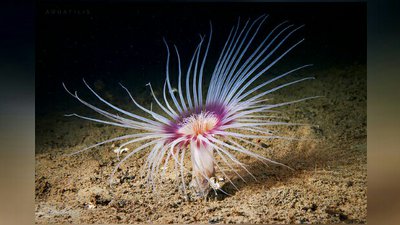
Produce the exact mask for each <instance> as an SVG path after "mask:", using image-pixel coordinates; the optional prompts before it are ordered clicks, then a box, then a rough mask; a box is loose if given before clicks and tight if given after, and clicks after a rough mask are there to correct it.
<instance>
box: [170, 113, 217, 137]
mask: <svg viewBox="0 0 400 225" xmlns="http://www.w3.org/2000/svg"><path fill="white" fill-rule="evenodd" d="M218 123H219V118H218V116H217V115H216V114H215V113H213V112H207V111H205V112H200V113H198V114H192V115H191V116H189V117H186V118H184V119H183V121H182V122H180V123H179V124H178V126H179V129H178V133H179V134H181V135H183V136H189V137H191V138H195V139H197V136H198V135H202V136H206V135H207V134H209V133H211V132H212V131H213V130H214V129H216V128H217V127H218Z"/></svg>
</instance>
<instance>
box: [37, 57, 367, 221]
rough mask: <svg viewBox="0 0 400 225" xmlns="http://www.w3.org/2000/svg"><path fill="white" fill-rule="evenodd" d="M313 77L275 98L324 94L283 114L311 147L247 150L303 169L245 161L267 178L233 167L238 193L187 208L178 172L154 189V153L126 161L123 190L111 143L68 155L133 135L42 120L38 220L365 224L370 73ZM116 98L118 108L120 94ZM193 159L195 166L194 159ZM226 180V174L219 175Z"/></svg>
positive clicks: (349, 70)
mask: <svg viewBox="0 0 400 225" xmlns="http://www.w3.org/2000/svg"><path fill="white" fill-rule="evenodd" d="M313 74H314V75H315V77H316V79H315V80H312V81H307V82H303V83H300V84H297V85H294V86H291V87H288V88H285V89H282V90H280V91H278V92H275V93H274V94H272V95H270V97H272V98H273V100H275V101H278V102H279V101H288V100H293V99H298V98H302V97H306V96H313V95H322V96H324V97H322V98H319V99H314V100H310V101H306V102H302V103H298V104H295V105H291V106H285V107H282V108H280V109H279V110H281V111H282V112H283V115H284V116H285V117H289V118H290V120H285V121H291V122H297V123H307V124H315V125H318V127H316V126H280V127H275V128H274V129H275V130H276V131H277V132H278V133H279V134H281V135H284V136H289V137H298V138H302V139H303V140H300V141H290V140H281V139H275V140H257V139H253V140H251V141H252V142H254V143H259V144H260V145H261V147H259V148H255V147H254V146H252V145H248V144H244V146H245V147H246V148H248V149H249V150H251V151H254V152H256V153H258V154H261V155H263V156H266V157H268V158H270V159H273V160H276V161H278V162H281V163H284V164H286V165H288V166H290V167H292V168H293V169H294V170H293V171H292V170H289V169H287V168H284V167H281V166H275V165H273V164H271V165H270V166H265V165H264V164H262V163H260V162H259V161H257V160H255V159H253V158H251V157H248V156H245V155H240V154H237V157H238V159H240V160H241V161H242V162H244V163H246V164H248V169H249V171H250V172H251V173H252V174H254V176H255V177H256V178H257V179H258V181H254V179H252V178H251V177H250V176H249V175H248V174H247V173H246V172H245V171H243V169H238V170H239V172H240V174H242V175H243V176H244V178H245V179H246V181H247V183H244V182H243V181H242V180H240V179H239V178H238V177H237V175H235V174H234V173H233V172H229V171H228V169H227V168H225V169H226V173H227V175H228V176H229V177H230V178H231V179H232V180H233V181H234V182H235V184H236V185H237V186H238V188H239V190H236V189H234V188H233V187H232V185H229V182H227V181H226V179H225V181H224V182H225V184H224V182H222V183H221V185H222V189H223V190H224V191H226V192H227V193H229V195H225V194H223V193H218V195H217V196H215V195H214V194H211V195H210V197H209V198H208V199H200V200H194V201H185V200H184V199H183V198H182V196H181V194H180V192H179V191H178V189H177V188H176V185H175V183H173V180H174V178H175V176H174V174H172V173H170V172H167V175H166V177H167V179H166V180H165V182H164V183H163V184H161V185H160V186H159V192H158V193H154V192H152V191H151V190H150V189H149V188H147V186H146V185H145V183H144V179H142V178H141V177H140V171H139V169H140V166H141V165H143V164H144V160H145V157H146V155H147V154H148V151H144V152H142V153H139V154H136V155H134V156H133V157H131V158H130V159H129V160H128V161H126V163H124V164H123V166H122V167H121V169H120V170H119V171H118V172H117V173H116V175H115V179H116V184H114V185H113V186H112V187H110V186H109V183H108V179H109V176H110V173H111V171H112V170H113V169H114V167H115V165H116V164H117V163H118V159H117V155H116V154H115V153H114V152H113V147H112V145H111V144H106V145H104V146H101V147H98V148H95V149H93V150H91V151H88V152H86V153H82V154H79V155H76V156H66V154H67V153H72V152H74V151H77V150H80V149H82V148H84V147H85V146H89V145H91V144H95V143H96V142H99V141H102V140H106V139H109V138H112V137H116V136H119V135H123V134H125V133H126V132H127V131H126V130H124V129H120V128H115V127H111V126H103V125H99V124H95V123H92V122H89V121H85V120H81V119H79V118H72V117H63V116H62V115H63V114H65V113H70V112H71V111H69V112H54V111H53V112H51V113H48V114H45V115H40V116H37V118H36V156H35V159H36V170H35V181H36V183H35V185H36V190H35V206H36V207H35V219H36V222H37V223H366V220H367V130H366V117H367V110H366V95H367V90H366V66H365V65H359V64H349V65H344V66H338V67H332V66H331V67H324V68H318V69H315V70H314V71H313ZM99 89H101V85H99ZM98 91H99V92H101V90H98ZM108 97H109V99H110V100H112V99H114V100H115V101H118V96H113V95H111V94H110V95H109V96H108ZM142 97H143V96H142ZM111 98H112V99H111ZM143 98H145V97H143ZM76 105H79V103H78V102H76ZM71 108H72V109H73V106H71ZM92 115H95V113H93V114H92ZM129 132H132V131H129ZM117 144H118V143H117ZM140 144H142V143H140ZM138 145H139V144H138ZM138 145H133V146H129V148H130V149H133V148H134V147H135V146H138ZM124 155H126V153H123V155H122V156H124ZM187 155H188V156H189V154H187ZM186 162H187V164H188V165H189V163H190V158H189V157H188V158H187V159H186ZM170 167H172V164H171V165H170ZM217 176H222V174H221V173H220V172H217ZM188 181H189V180H188Z"/></svg>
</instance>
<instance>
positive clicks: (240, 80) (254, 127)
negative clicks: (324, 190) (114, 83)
mask: <svg viewBox="0 0 400 225" xmlns="http://www.w3.org/2000/svg"><path fill="white" fill-rule="evenodd" d="M267 17H268V16H266V15H262V16H260V17H259V18H257V19H255V20H254V21H253V22H251V21H250V20H248V21H246V22H245V23H244V25H243V26H242V24H241V22H240V19H239V20H238V23H237V25H236V26H234V27H233V28H232V29H231V31H230V34H229V36H228V38H227V40H226V42H225V44H224V46H223V48H222V51H221V53H220V56H219V59H218V61H217V63H216V65H215V68H214V71H213V73H212V74H211V79H210V81H209V85H208V89H207V92H203V91H204V90H203V89H204V88H203V77H204V76H203V72H204V65H205V62H206V58H207V55H208V51H209V48H210V43H211V37H212V25H211V23H210V33H209V35H208V39H207V41H206V36H200V42H199V43H198V45H197V46H196V48H195V50H194V53H193V56H192V57H191V60H190V63H189V65H188V67H187V70H186V74H185V75H184V74H183V70H182V67H181V60H180V55H179V51H178V48H177V47H176V46H175V45H174V52H175V55H176V57H177V63H178V74H177V76H178V81H177V84H175V85H176V87H177V88H176V89H175V88H173V87H174V86H173V85H172V84H171V81H170V74H169V66H170V65H169V64H170V47H169V45H168V44H167V42H166V41H165V39H164V43H165V46H166V49H167V62H166V79H165V82H164V86H163V92H162V93H163V94H162V99H159V98H158V97H157V96H156V95H155V94H154V92H153V88H152V86H151V84H150V83H149V84H148V86H149V89H150V93H151V95H152V97H153V98H154V101H155V103H156V104H157V105H158V106H159V108H160V109H161V110H162V113H156V112H154V111H153V110H152V109H147V108H145V107H144V106H142V105H140V104H139V103H138V102H137V101H136V100H135V99H134V97H133V96H132V95H131V93H130V92H129V90H128V89H127V88H126V87H125V86H123V85H122V84H121V87H122V88H123V89H124V90H125V91H126V92H127V94H128V95H129V97H130V99H131V100H132V102H133V104H134V105H135V106H137V107H138V108H139V109H140V110H142V111H143V113H144V114H145V115H143V116H141V115H138V114H134V113H131V112H128V111H126V110H124V109H121V108H118V107H116V106H114V105H113V104H111V103H110V102H107V101H106V100H104V99H103V98H102V97H101V96H100V95H99V94H97V93H96V92H95V91H94V90H93V89H92V88H91V87H90V86H89V85H88V84H87V83H86V81H85V80H84V84H85V85H86V87H87V88H88V89H89V90H90V91H91V92H92V93H93V94H94V95H95V96H96V97H97V98H98V99H99V100H100V101H101V102H102V103H104V104H105V105H106V106H108V107H110V108H111V109H113V110H115V111H117V112H118V114H116V113H110V112H108V111H106V110H103V109H100V108H98V107H96V106H94V105H92V104H90V103H88V102H86V101H84V100H83V99H82V98H80V97H79V96H78V94H77V92H75V93H72V92H70V91H69V90H68V89H67V88H66V86H65V85H64V84H63V86H64V88H65V89H66V91H67V92H68V93H69V94H70V95H72V96H73V97H74V98H76V99H77V100H78V101H79V102H81V103H82V104H84V105H85V106H87V107H89V108H91V109H93V110H94V111H96V112H97V113H99V114H100V115H102V116H103V117H104V118H105V119H97V118H92V117H87V116H81V115H78V114H70V115H68V116H76V117H79V118H82V119H86V120H91V121H94V122H98V123H103V124H108V125H112V126H118V127H124V128H131V129H133V130H138V131H139V132H138V131H136V132H134V133H133V134H128V135H124V136H120V137H115V138H112V139H109V140H105V141H102V142H99V143H97V144H94V145H92V146H89V147H87V148H84V149H82V150H80V151H78V152H75V153H73V154H77V153H80V152H83V151H86V150H88V149H91V148H94V147H97V146H99V145H103V144H106V143H110V142H114V141H124V143H122V144H121V145H120V148H122V147H124V146H127V145H130V144H133V143H138V142H139V143H143V142H144V143H145V144H142V145H140V146H139V147H137V148H136V149H134V150H132V151H130V152H129V153H128V154H127V155H126V156H125V157H124V158H123V159H122V160H120V162H119V163H118V165H117V166H116V167H115V169H114V171H113V173H112V174H111V176H110V182H111V181H112V177H113V175H114V173H115V171H116V170H117V168H118V167H119V166H120V165H121V164H122V163H123V162H124V161H126V160H127V159H128V158H129V157H130V156H132V155H133V154H135V153H137V152H139V151H144V150H147V149H150V153H149V154H148V156H147V160H146V164H145V165H144V168H145V171H146V172H147V181H148V183H149V184H151V185H152V186H153V187H156V183H157V181H158V180H159V179H158V178H160V177H161V178H163V177H164V174H165V171H166V167H167V164H168V163H169V162H170V161H172V162H173V163H174V165H175V170H176V172H177V174H178V176H177V180H178V182H180V184H181V187H182V188H181V190H183V192H184V193H185V194H186V189H187V188H186V187H187V183H186V180H185V177H187V175H188V174H191V175H192V176H191V177H192V181H191V182H190V184H189V187H191V188H193V189H194V190H195V193H196V194H197V195H198V196H206V195H207V193H208V192H209V191H210V190H211V189H214V190H215V189H218V187H217V186H216V185H215V182H214V179H215V173H216V170H217V169H218V170H219V171H220V172H221V173H223V174H224V175H225V173H224V171H223V170H220V168H221V165H220V163H223V164H224V165H225V166H228V167H229V168H230V169H231V170H232V171H233V172H235V174H237V175H238V176H239V177H240V178H242V176H241V175H240V173H239V172H238V171H237V170H236V169H235V167H236V168H237V167H238V166H239V167H240V168H242V169H244V170H245V171H246V172H248V173H249V174H250V175H251V176H252V177H254V176H253V175H252V174H251V173H250V171H248V170H247V168H246V166H245V165H244V164H243V163H241V162H240V161H239V160H238V159H237V158H236V157H235V154H233V153H236V152H238V153H242V154H246V155H249V156H251V157H254V158H256V159H258V160H261V161H262V162H264V163H266V162H269V163H274V164H278V165H283V164H280V163H278V162H275V161H273V160H270V159H268V158H265V157H263V156H262V155H259V154H256V153H254V152H252V151H251V150H249V149H246V148H245V147H243V146H242V144H243V143H246V144H252V145H255V144H254V143H253V142H251V141H249V140H248V139H252V138H260V139H274V138H285V139H290V138H288V137H281V136H276V135H273V132H271V131H270V130H269V129H267V128H266V127H268V126H271V125H299V124H295V123H288V122H280V121H272V120H266V119H271V118H274V117H273V116H268V115H265V114H266V113H269V112H273V109H274V108H277V107H281V106H284V105H289V104H293V103H297V102H301V101H305V100H307V99H312V98H316V97H307V98H302V99H298V100H294V101H288V102H282V103H277V104H268V103H267V102H268V100H267V99H265V96H266V95H268V94H270V93H272V92H274V91H276V90H279V89H281V88H284V87H287V86H289V85H293V84H296V83H299V82H302V81H305V80H309V79H313V77H306V78H302V79H298V80H294V81H291V82H289V83H285V84H281V85H279V86H275V87H274V88H272V89H265V86H266V85H268V84H270V83H272V82H274V81H276V80H278V79H281V78H283V77H285V76H288V75H290V74H292V73H295V72H297V71H299V70H301V69H304V68H306V67H309V66H311V65H301V66H299V67H297V68H294V69H292V70H290V71H288V72H285V73H283V74H280V75H277V76H274V77H272V78H271V79H269V80H267V81H265V82H262V83H261V84H257V85H255V81H256V80H258V79H259V78H260V77H261V76H262V75H264V74H266V73H267V71H268V70H269V69H270V68H271V67H272V66H274V65H275V64H276V63H277V62H279V61H280V60H281V59H282V58H283V57H284V56H285V55H286V54H288V53H289V52H290V51H292V49H294V48H295V47H296V46H298V45H299V44H300V43H302V42H303V40H304V39H301V40H299V41H297V42H294V43H291V44H290V43H289V45H288V46H287V45H286V44H287V42H288V39H289V38H290V37H291V36H292V35H293V34H294V33H295V32H296V31H298V30H299V29H300V28H302V27H303V26H298V27H295V26H294V25H288V22H287V21H285V22H283V23H281V24H278V25H277V26H276V27H275V28H274V29H272V30H271V31H270V32H269V33H268V34H267V35H266V36H265V37H264V38H263V39H262V42H261V43H259V44H258V45H254V44H253V41H254V38H255V37H256V36H257V34H258V33H259V30H260V28H261V27H262V25H263V24H264V22H265V21H266V19H267ZM205 42H207V43H205ZM250 46H252V47H251V48H250ZM285 46H286V47H285ZM277 52H280V54H277ZM245 56H246V57H245ZM267 60H269V61H268V62H269V63H266V61H267ZM187 151H189V152H190V159H191V166H188V165H186V164H185V153H187ZM186 156H189V154H186ZM215 156H218V159H220V160H216V158H215ZM219 161H220V162H219ZM283 166H285V165H283ZM160 172H161V173H160ZM157 175H161V176H157ZM225 176H226V175H225ZM226 178H227V179H228V180H229V182H231V183H232V181H231V180H230V178H229V177H228V176H226ZM254 179H256V178H255V177H254ZM232 185H233V186H234V187H236V186H235V184H234V183H232Z"/></svg>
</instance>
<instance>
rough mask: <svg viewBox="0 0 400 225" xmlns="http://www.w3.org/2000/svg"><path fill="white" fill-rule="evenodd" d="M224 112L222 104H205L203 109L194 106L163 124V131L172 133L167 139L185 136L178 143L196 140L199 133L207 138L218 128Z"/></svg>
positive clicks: (183, 143) (171, 139)
mask: <svg viewBox="0 0 400 225" xmlns="http://www.w3.org/2000/svg"><path fill="white" fill-rule="evenodd" d="M226 113H227V110H226V108H225V107H224V106H223V105H222V104H219V103H211V104H207V105H206V106H205V108H204V109H201V108H196V109H194V110H190V111H187V112H185V113H182V114H181V116H180V117H179V118H177V119H175V120H172V121H171V122H170V124H168V125H165V126H164V127H163V132H164V133H166V134H170V135H172V137H171V138H170V139H169V141H174V140H176V139H178V138H181V137H185V140H184V141H182V142H181V143H180V145H187V144H189V143H190V141H191V140H194V141H196V140H197V138H198V136H199V135H201V136H203V137H205V138H207V136H208V135H212V134H213V133H214V131H217V130H219V127H220V126H222V125H223V124H222V121H223V119H224V118H225V116H226Z"/></svg>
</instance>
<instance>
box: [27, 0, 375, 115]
mask: <svg viewBox="0 0 400 225" xmlns="http://www.w3.org/2000/svg"><path fill="white" fill-rule="evenodd" d="M264 13H266V14H269V18H268V19H267V22H266V23H265V25H264V26H263V28H262V29H261V31H260V32H259V35H258V38H262V37H265V36H266V35H267V34H268V33H269V31H270V30H271V29H273V28H274V27H275V26H276V25H277V24H279V23H280V22H282V21H284V20H289V22H291V23H294V24H295V25H301V24H305V25H306V26H305V28H303V29H302V30H301V31H300V32H298V33H297V34H296V35H294V36H293V37H292V38H290V39H289V40H288V42H287V44H286V45H285V47H284V48H288V47H289V46H290V45H291V44H294V43H295V42H297V41H298V40H300V39H301V38H302V37H304V38H305V39H306V40H305V42H303V43H302V44H301V45H300V46H299V47H297V48H295V49H294V51H292V52H291V53H290V54H288V55H287V56H286V57H285V58H284V59H283V60H281V61H280V62H279V63H278V64H276V65H275V66H274V67H273V70H276V71H280V72H281V73H282V72H285V71H287V70H289V69H290V68H294V67H296V66H299V65H303V64H308V63H313V64H314V65H315V66H314V69H324V68H329V67H338V68H340V67H342V66H344V65H351V64H354V63H359V64H366V41H367V40H366V4H365V3H90V4H86V3H43V2H42V3H40V4H38V7H37V15H36V26H37V27H36V32H37V33H36V77H35V78H36V116H37V117H40V116H46V115H47V114H48V113H54V112H57V113H60V116H62V114H64V113H70V112H72V110H73V108H74V107H77V106H78V105H79V106H80V103H78V102H76V100H74V99H73V98H72V97H71V96H69V95H68V94H67V93H66V92H65V90H64V89H63V87H62V85H61V83H62V82H65V83H66V85H67V86H68V87H69V88H70V90H72V91H74V90H78V93H79V94H80V95H81V96H84V97H89V98H92V99H93V97H90V96H89V94H90V93H89V91H88V90H87V89H86V88H85V87H84V85H83V82H82V78H85V80H86V81H87V82H88V83H89V84H91V85H93V84H94V83H96V82H97V83H99V81H101V82H100V84H101V85H100V86H101V88H102V90H100V92H101V93H104V92H108V93H112V96H114V97H115V99H118V100H122V101H126V102H128V101H129V99H128V97H127V95H126V93H125V92H124V91H123V90H122V88H121V87H120V86H119V85H118V82H122V83H123V84H124V85H125V86H126V87H128V88H129V89H130V91H131V92H132V94H133V95H134V96H139V97H141V98H147V97H149V98H150V96H148V88H146V87H145V84H146V83H148V82H151V83H152V85H153V88H154V89H155V90H160V88H161V87H162V85H163V82H164V78H165V62H166V48H165V46H164V44H163V41H162V38H163V37H165V38H166V40H167V41H168V43H169V45H170V48H171V53H172V54H171V66H172V74H171V79H172V81H173V82H174V81H176V77H175V76H176V74H174V71H176V66H175V65H176V63H177V61H176V58H175V54H173V51H172V50H173V44H176V45H177V47H178V49H179V51H180V56H181V60H182V66H183V71H186V66H187V65H188V63H189V60H190V58H191V56H192V53H193V51H194V49H195V47H196V45H197V43H198V42H199V36H198V34H208V33H209V21H210V20H211V21H212V24H213V37H212V43H211V47H210V52H209V56H208V58H207V62H206V68H205V74H206V77H205V80H206V81H207V78H208V77H207V74H210V73H211V72H212V70H213V67H214V65H215V62H216V60H217V59H218V57H219V52H220V51H221V49H222V47H223V45H224V43H225V40H226V38H227V36H228V34H229V31H230V29H231V28H232V26H234V25H236V23H237V19H238V17H241V20H242V23H241V26H243V21H245V20H247V19H248V18H251V19H255V18H257V17H258V16H260V15H262V14H264ZM260 40H261V39H257V40H256V41H255V43H257V41H258V42H259V41H260ZM253 46H256V45H253ZM273 70H272V71H273ZM295 76H296V75H295ZM109 99H110V98H109ZM110 100H111V99H110ZM118 100H117V101H118Z"/></svg>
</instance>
